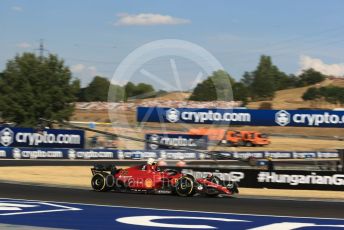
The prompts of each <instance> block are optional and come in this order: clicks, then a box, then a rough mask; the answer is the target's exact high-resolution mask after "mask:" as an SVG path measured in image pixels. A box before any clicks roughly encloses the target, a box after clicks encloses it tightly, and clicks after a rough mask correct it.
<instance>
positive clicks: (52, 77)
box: [0, 53, 78, 127]
mask: <svg viewBox="0 0 344 230" xmlns="http://www.w3.org/2000/svg"><path fill="white" fill-rule="evenodd" d="M77 85H78V82H77V81H73V80H72V76H71V72H70V70H69V69H68V67H66V66H65V65H64V62H63V60H61V59H59V58H58V57H57V56H56V55H49V56H48V57H43V58H41V57H38V56H36V55H35V54H33V53H24V54H22V55H17V56H16V57H15V58H14V59H12V60H9V61H8V62H7V65H6V68H5V70H4V71H3V73H2V74H1V77H0V111H1V113H2V118H3V119H5V120H7V121H11V122H15V123H17V124H18V125H22V126H27V127H32V126H35V125H36V124H37V122H38V119H39V118H40V117H44V118H48V119H54V120H64V119H69V117H70V116H71V115H72V113H73V109H74V105H73V102H74V101H75V100H76V97H75V95H76V90H77Z"/></svg>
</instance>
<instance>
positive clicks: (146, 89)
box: [134, 83, 155, 96]
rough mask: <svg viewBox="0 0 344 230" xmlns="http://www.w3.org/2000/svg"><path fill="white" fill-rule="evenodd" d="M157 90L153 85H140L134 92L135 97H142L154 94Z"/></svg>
mask: <svg viewBox="0 0 344 230" xmlns="http://www.w3.org/2000/svg"><path fill="white" fill-rule="evenodd" d="M154 92H155V90H154V88H153V86H152V85H149V84H145V83H139V84H137V85H136V87H135V90H134V96H140V95H143V96H144V95H145V94H152V93H154Z"/></svg>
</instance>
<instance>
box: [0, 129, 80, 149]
mask: <svg viewBox="0 0 344 230" xmlns="http://www.w3.org/2000/svg"><path fill="white" fill-rule="evenodd" d="M84 136H85V132H84V131H82V130H66V129H44V130H42V131H40V132H37V130H35V129H32V128H17V127H7V126H4V127H0V146H4V147H45V148H83V147H84V143H85V138H84Z"/></svg>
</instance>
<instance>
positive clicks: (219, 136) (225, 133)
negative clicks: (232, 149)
mask: <svg viewBox="0 0 344 230" xmlns="http://www.w3.org/2000/svg"><path fill="white" fill-rule="evenodd" d="M189 134H190V135H207V136H208V140H209V142H211V143H216V144H217V143H220V144H222V145H228V146H239V145H242V140H241V135H240V133H239V132H236V131H229V130H224V129H206V128H199V129H190V130H189Z"/></svg>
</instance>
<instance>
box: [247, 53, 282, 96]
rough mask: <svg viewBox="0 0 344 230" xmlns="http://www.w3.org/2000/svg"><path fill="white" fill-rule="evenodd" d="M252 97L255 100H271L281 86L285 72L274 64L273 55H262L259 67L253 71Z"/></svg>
mask: <svg viewBox="0 0 344 230" xmlns="http://www.w3.org/2000/svg"><path fill="white" fill-rule="evenodd" d="M252 75H253V82H252V85H251V88H252V95H251V96H252V98H253V99H254V100H271V99H273V98H274V96H275V91H276V90H277V89H279V88H280V81H281V79H282V78H285V74H284V73H282V72H281V71H279V69H278V68H277V67H276V66H275V65H273V64H272V61H271V57H269V56H265V55H262V56H261V57H260V61H259V64H258V66H257V69H256V70H255V71H254V72H252Z"/></svg>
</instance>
